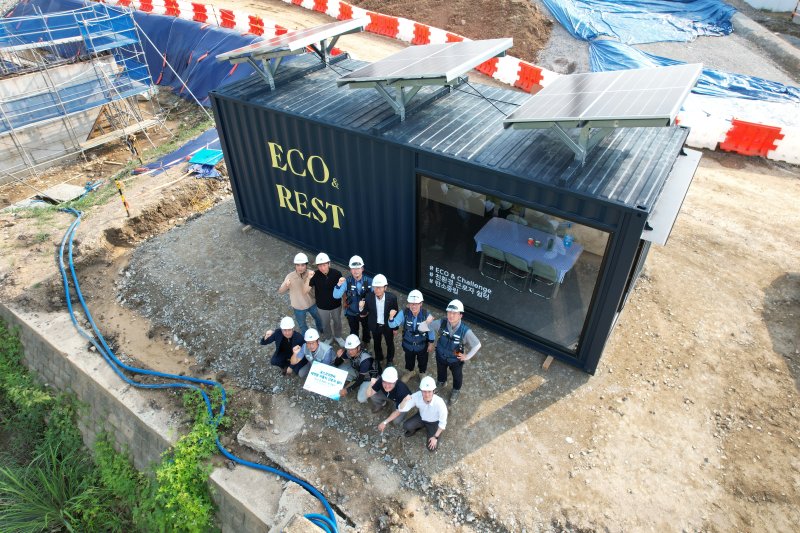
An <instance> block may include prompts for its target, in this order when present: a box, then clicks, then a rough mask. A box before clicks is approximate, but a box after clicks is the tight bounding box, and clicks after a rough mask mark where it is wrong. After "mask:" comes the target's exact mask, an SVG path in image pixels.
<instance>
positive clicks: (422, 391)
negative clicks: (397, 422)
mask: <svg viewBox="0 0 800 533" xmlns="http://www.w3.org/2000/svg"><path fill="white" fill-rule="evenodd" d="M435 390H436V384H435V383H434V382H433V378H432V377H430V376H425V377H424V378H422V381H420V382H419V391H418V392H415V393H414V394H412V395H411V396H409V397H407V398H406V399H405V400H403V402H402V403H401V404H400V406H399V407H398V408H397V410H395V412H394V413H392V414H391V415H389V418H387V419H386V420H384V421H383V422H382V423H381V424H380V425H379V426H378V429H380V430H381V431H383V430H384V429H386V425H387V424H388V423H389V422H391V421H392V420H394V419H395V418H397V417H399V416H400V415H401V414H402V413H408V412H409V411H411V409H413V408H414V407H416V408H417V411H418V412H417V413H416V414H415V415H414V416H412V417H411V418H409V419H408V420H406V421H405V423H404V424H403V429H405V430H406V437H410V436H412V435H413V434H414V433H416V432H417V431H419V430H420V429H422V428H425V431H426V433H427V434H428V440H427V443H426V445H427V446H428V449H429V450H430V451H435V450H436V448H437V446H439V438H440V437H441V436H442V432H443V431H444V430H445V428H446V427H447V406H446V405H445V403H444V400H443V399H442V398H441V397H440V396H438V395H437V394H435V393H434V391H435ZM381 426H383V427H381Z"/></svg>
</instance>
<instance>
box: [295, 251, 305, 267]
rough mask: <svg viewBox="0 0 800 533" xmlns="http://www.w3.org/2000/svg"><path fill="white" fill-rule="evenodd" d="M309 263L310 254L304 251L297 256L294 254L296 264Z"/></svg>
mask: <svg viewBox="0 0 800 533" xmlns="http://www.w3.org/2000/svg"><path fill="white" fill-rule="evenodd" d="M306 263H308V256H307V255H306V254H304V253H303V252H300V253H299V254H297V255H296V256H294V264H295V265H305V264H306Z"/></svg>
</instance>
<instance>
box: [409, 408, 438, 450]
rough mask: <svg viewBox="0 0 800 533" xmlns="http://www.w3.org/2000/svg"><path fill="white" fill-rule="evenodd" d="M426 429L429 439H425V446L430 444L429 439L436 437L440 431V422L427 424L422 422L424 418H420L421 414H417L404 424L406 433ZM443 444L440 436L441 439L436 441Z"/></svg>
mask: <svg viewBox="0 0 800 533" xmlns="http://www.w3.org/2000/svg"><path fill="white" fill-rule="evenodd" d="M422 428H425V432H426V433H427V435H428V437H427V438H426V439H425V445H426V446H427V444H428V439H430V438H431V437H433V436H434V435H436V432H437V431H439V422H438V421H436V422H425V421H424V420H422V417H421V416H419V413H416V414H415V415H414V416H412V417H411V418H409V419H408V420H406V421H405V422H404V423H403V429H405V430H406V431H416V430H418V429H422ZM436 440H438V441H440V442H441V440H442V436H441V435H439V438H438V439H436Z"/></svg>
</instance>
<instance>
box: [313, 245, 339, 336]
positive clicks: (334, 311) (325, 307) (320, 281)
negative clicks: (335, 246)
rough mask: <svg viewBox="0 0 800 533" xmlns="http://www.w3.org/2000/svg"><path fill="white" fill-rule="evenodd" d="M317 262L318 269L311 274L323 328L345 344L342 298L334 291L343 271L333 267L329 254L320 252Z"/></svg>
mask: <svg viewBox="0 0 800 533" xmlns="http://www.w3.org/2000/svg"><path fill="white" fill-rule="evenodd" d="M314 262H315V263H316V264H317V271H316V272H314V275H313V276H311V287H312V288H313V289H314V296H315V297H316V299H317V307H318V308H319V316H320V318H321V319H322V328H323V329H324V330H325V331H326V332H327V333H328V335H329V336H330V338H332V339H333V340H335V341H336V342H338V343H339V346H344V338H342V298H341V296H340V297H338V298H336V297H334V295H333V291H334V289H335V288H336V285H337V284H338V283H339V280H340V279H341V277H342V273H341V272H339V271H338V270H336V269H335V268H331V259H330V257H328V254H326V253H324V252H320V253H318V254H317V259H316V261H314Z"/></svg>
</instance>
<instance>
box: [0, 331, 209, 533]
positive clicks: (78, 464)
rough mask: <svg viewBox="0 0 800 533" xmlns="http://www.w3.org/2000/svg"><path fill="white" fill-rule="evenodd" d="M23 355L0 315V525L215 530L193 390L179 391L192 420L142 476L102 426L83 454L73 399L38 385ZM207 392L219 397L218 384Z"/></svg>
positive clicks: (204, 419) (201, 409)
mask: <svg viewBox="0 0 800 533" xmlns="http://www.w3.org/2000/svg"><path fill="white" fill-rule="evenodd" d="M22 356H23V350H22V345H21V343H20V341H19V335H18V331H17V330H9V329H8V328H7V327H6V324H5V322H3V321H2V319H0V415H2V416H0V436H2V437H3V438H4V439H6V441H7V443H8V445H6V446H4V450H3V451H2V452H0V530H2V531H19V532H39V531H111V532H123V531H125V532H127V531H148V532H149V531H154V532H165V531H187V532H201V531H202V532H205V531H215V530H216V529H217V528H216V525H215V523H214V512H215V508H214V504H213V501H212V499H211V494H210V492H209V488H208V483H207V479H208V475H209V473H210V472H211V468H212V467H211V464H210V461H209V459H210V457H211V456H212V455H213V454H214V452H215V450H216V446H215V440H216V427H215V426H214V425H212V424H210V423H209V417H208V414H207V412H206V410H205V404H204V403H203V402H202V400H198V398H199V394H197V393H191V394H190V393H186V395H184V401H185V405H186V406H187V408H189V409H192V410H194V411H195V412H196V414H197V417H196V420H195V423H194V426H193V428H192V430H191V431H190V432H189V433H188V434H187V435H184V436H183V437H181V438H180V439H179V440H178V442H177V443H176V444H175V446H174V447H173V448H172V449H170V450H168V451H167V452H165V453H164V455H163V460H162V462H161V463H160V464H159V465H158V466H157V467H156V469H155V472H154V475H153V476H152V477H151V476H147V475H143V474H141V473H139V472H137V471H136V469H135V468H134V467H133V465H132V463H131V461H130V459H129V458H128V454H127V453H118V452H117V451H115V449H114V447H113V445H112V443H111V442H112V440H111V436H109V435H107V434H104V435H101V436H100V437H99V438H98V440H97V442H96V444H95V447H94V457H92V455H91V454H90V453H89V452H88V450H86V449H85V448H84V446H83V441H82V438H81V435H80V432H79V431H78V429H77V426H76V417H77V409H78V408H77V406H78V403H77V402H76V401H75V399H74V398H73V397H71V396H68V395H64V394H61V395H55V394H53V393H51V392H49V391H47V390H45V389H44V388H43V387H41V386H40V385H38V384H37V383H36V381H35V380H34V378H33V376H31V374H30V373H29V372H28V371H27V369H26V368H25V367H24V366H23V364H22ZM212 398H213V401H214V402H215V403H218V402H219V394H218V393H217V394H213V395H212ZM12 441H13V442H12Z"/></svg>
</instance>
